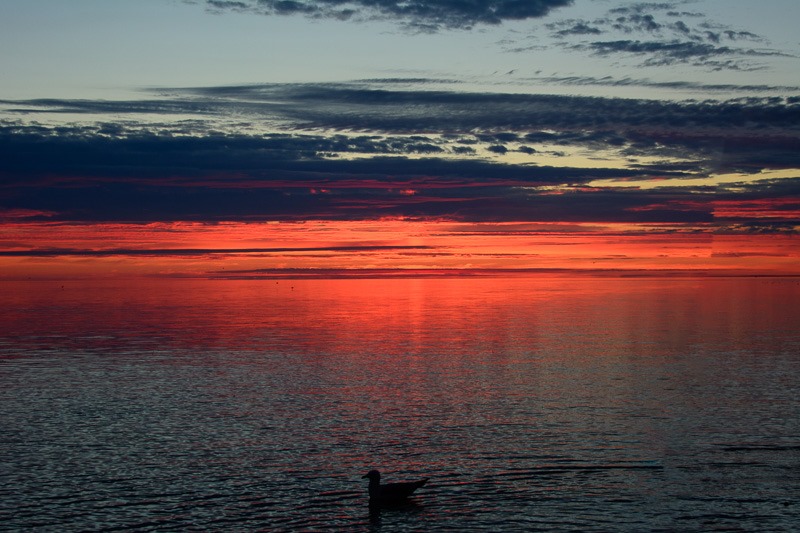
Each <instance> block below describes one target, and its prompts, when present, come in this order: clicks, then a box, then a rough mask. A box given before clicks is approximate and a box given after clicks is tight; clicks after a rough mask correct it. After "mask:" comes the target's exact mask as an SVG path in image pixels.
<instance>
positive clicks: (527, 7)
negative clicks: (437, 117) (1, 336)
mask: <svg viewBox="0 0 800 533" xmlns="http://www.w3.org/2000/svg"><path fill="white" fill-rule="evenodd" d="M572 2H573V0H524V1H522V0H449V1H445V2H430V1H427V0H246V1H228V0H207V1H206V6H207V7H208V9H209V10H211V11H213V12H217V13H221V12H225V11H236V12H253V13H259V14H263V15H284V16H289V15H302V16H305V17H309V18H312V19H334V20H353V21H366V20H393V21H397V22H399V23H400V24H401V25H402V26H404V27H405V28H407V29H410V30H414V31H428V32H433V31H439V30H441V29H470V28H472V27H474V26H476V25H479V24H500V23H502V22H504V21H509V20H526V19H531V18H540V17H544V16H546V15H548V14H549V13H550V11H551V10H553V9H556V8H559V7H564V6H568V5H570V4H572Z"/></svg>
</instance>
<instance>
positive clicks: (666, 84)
mask: <svg viewBox="0 0 800 533" xmlns="http://www.w3.org/2000/svg"><path fill="white" fill-rule="evenodd" d="M531 80H532V81H538V82H541V83H552V84H559V85H578V86H584V85H599V86H606V87H653V88H656V89H674V90H693V91H700V92H731V93H735V92H742V93H759V92H773V93H774V92H783V93H798V92H800V85H767V84H734V83H703V82H697V81H682V80H675V81H653V80H651V79H649V78H630V77H624V78H615V77H613V76H603V77H600V78H598V77H595V76H541V77H537V78H531Z"/></svg>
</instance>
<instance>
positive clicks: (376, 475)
mask: <svg viewBox="0 0 800 533" xmlns="http://www.w3.org/2000/svg"><path fill="white" fill-rule="evenodd" d="M361 479H369V480H370V481H372V480H373V479H374V480H376V481H380V479H381V473H380V472H378V471H377V470H370V471H369V472H367V475H365V476H364V477H362V478H361Z"/></svg>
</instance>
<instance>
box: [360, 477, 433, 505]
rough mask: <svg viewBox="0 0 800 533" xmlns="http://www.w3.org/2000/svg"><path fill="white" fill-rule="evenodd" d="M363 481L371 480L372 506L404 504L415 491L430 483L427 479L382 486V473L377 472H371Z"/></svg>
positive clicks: (370, 499) (370, 496) (370, 500)
mask: <svg viewBox="0 0 800 533" xmlns="http://www.w3.org/2000/svg"><path fill="white" fill-rule="evenodd" d="M362 479H369V504H370V505H371V506H374V505H386V504H393V503H402V502H404V501H405V500H407V499H408V497H409V496H411V495H412V494H413V493H414V491H415V490H417V489H418V488H420V487H422V486H424V485H425V483H427V482H428V478H425V479H420V480H418V481H403V482H399V483H384V484H381V473H380V472H378V471H377V470H370V471H369V472H367V474H366V475H365V476H364V477H362Z"/></svg>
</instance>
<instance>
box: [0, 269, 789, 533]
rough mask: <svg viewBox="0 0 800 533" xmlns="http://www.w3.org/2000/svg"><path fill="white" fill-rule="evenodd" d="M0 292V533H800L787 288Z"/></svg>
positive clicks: (739, 283) (465, 283)
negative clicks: (383, 488)
mask: <svg viewBox="0 0 800 533" xmlns="http://www.w3.org/2000/svg"><path fill="white" fill-rule="evenodd" d="M0 292H1V293H2V302H3V303H2V309H0V325H2V330H0V401H1V402H2V412H1V413H0V424H1V428H2V432H0V459H1V460H2V462H1V467H0V468H1V469H0V530H20V531H75V530H104V531H109V530H137V531H151V530H153V531H187V530H219V531H237V530H264V531H275V530H277V531H281V530H288V531H331V530H353V531H365V530H370V529H375V530H384V531H437V530H439V531H441V530H450V531H480V530H494V531H515V530H520V531H531V530H542V531H570V530H575V531H653V530H664V531H674V530H680V531H715V530H724V531H731V530H733V531H739V530H744V531H791V530H795V531H797V530H800V501H799V499H798V495H800V379H798V378H800V328H798V326H799V325H800V282H798V281H797V280H791V279H786V280H780V279H773V280H769V279H712V280H687V279H682V280H658V279H655V280H654V279H637V280H620V279H614V280H612V279H513V280H498V279H467V280H459V279H445V280H434V279H403V280H386V281H381V280H333V281H325V280H302V281H281V282H280V283H275V282H274V281H241V282H239V281H172V282H145V283H141V282H140V283H136V284H123V283H115V284H112V283H94V284H92V283H82V284H78V283H65V284H64V287H63V289H62V284H60V283H58V284H57V283H45V282H38V283H6V284H3V285H0ZM370 468H378V469H380V470H382V471H383V473H384V477H385V478H387V479H395V480H398V479H415V478H418V477H430V478H431V481H430V482H429V486H428V487H425V488H424V489H422V490H421V491H420V492H419V493H418V496H417V497H416V498H415V499H414V501H413V503H412V504H410V505H408V506H404V507H400V508H392V509H385V510H382V511H381V512H380V513H374V514H373V515H372V516H370V513H369V512H368V508H367V505H366V483H365V482H364V480H362V479H360V477H361V476H362V475H363V474H364V473H366V471H367V470H368V469H370Z"/></svg>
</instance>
